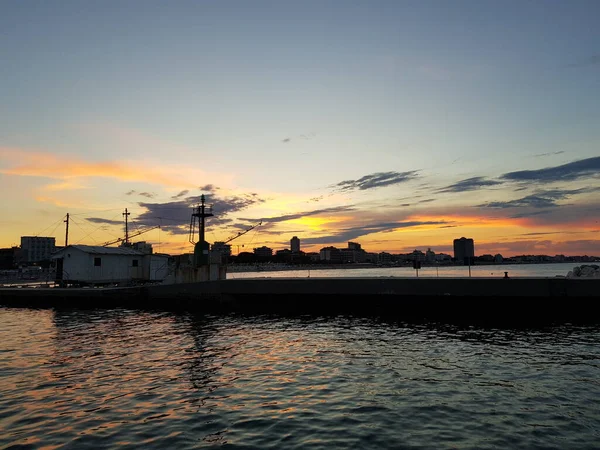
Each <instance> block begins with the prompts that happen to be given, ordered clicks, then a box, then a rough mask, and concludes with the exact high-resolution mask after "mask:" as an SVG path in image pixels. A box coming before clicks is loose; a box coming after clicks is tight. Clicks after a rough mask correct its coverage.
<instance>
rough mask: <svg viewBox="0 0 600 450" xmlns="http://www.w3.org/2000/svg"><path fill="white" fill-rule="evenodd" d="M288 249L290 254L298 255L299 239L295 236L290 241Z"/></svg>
mask: <svg viewBox="0 0 600 450" xmlns="http://www.w3.org/2000/svg"><path fill="white" fill-rule="evenodd" d="M290 248H291V249H292V253H300V239H298V237H297V236H294V237H293V238H292V239H290Z"/></svg>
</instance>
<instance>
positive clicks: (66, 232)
mask: <svg viewBox="0 0 600 450" xmlns="http://www.w3.org/2000/svg"><path fill="white" fill-rule="evenodd" d="M65 223H66V224H67V227H66V230H65V247H67V246H68V245H69V213H67V218H66V219H65Z"/></svg>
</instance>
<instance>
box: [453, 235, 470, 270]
mask: <svg viewBox="0 0 600 450" xmlns="http://www.w3.org/2000/svg"><path fill="white" fill-rule="evenodd" d="M473 258H475V243H474V242H473V239H470V238H466V237H461V238H460V239H454V259H455V260H456V261H457V262H458V263H460V264H465V265H467V264H472V263H473Z"/></svg>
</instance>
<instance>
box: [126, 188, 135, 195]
mask: <svg viewBox="0 0 600 450" xmlns="http://www.w3.org/2000/svg"><path fill="white" fill-rule="evenodd" d="M133 194H135V191H134V190H133V189H132V190H131V191H129V192H125V195H133Z"/></svg>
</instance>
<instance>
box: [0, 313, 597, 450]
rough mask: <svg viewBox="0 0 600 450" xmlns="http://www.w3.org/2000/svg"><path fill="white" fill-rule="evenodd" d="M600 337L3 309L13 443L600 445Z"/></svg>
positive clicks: (1, 406) (1, 381)
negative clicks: (599, 404) (599, 405)
mask: <svg viewBox="0 0 600 450" xmlns="http://www.w3.org/2000/svg"><path fill="white" fill-rule="evenodd" d="M599 337H600V328H598V327H571V326H562V327H556V328H548V329H535V330H523V329H519V330H510V329H479V328H457V327H450V326H444V325H440V324H429V325H410V324H404V323H392V322H389V323H388V322H385V321H383V320H374V319H364V318H352V317H335V318H325V317H321V318H318V317H300V318H285V317H266V316H233V315H232V316H212V317H206V316H193V315H182V314H171V313H159V312H155V313H151V312H140V311H132V310H102V311H100V310H99V311H53V310H27V309H6V308H0V448H11V446H15V447H19V446H22V447H20V448H27V447H31V448H40V447H46V448H55V447H61V446H65V448H86V447H87V448H121V447H122V448H127V447H130V448H134V447H135V448H139V447H143V448H160V449H166V448H198V447H205V446H212V445H218V444H227V445H228V446H230V447H232V448H257V449H258V448H261V449H264V448H277V449H282V448H285V449H290V448H361V449H362V448H460V449H466V448H473V449H475V448H477V449H480V448H511V449H514V448H527V449H531V448H577V449H583V448H598V443H599V442H600V408H599V407H598V403H597V402H598V399H599V398H600V381H599V380H600V347H599V346H598V343H599Z"/></svg>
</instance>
